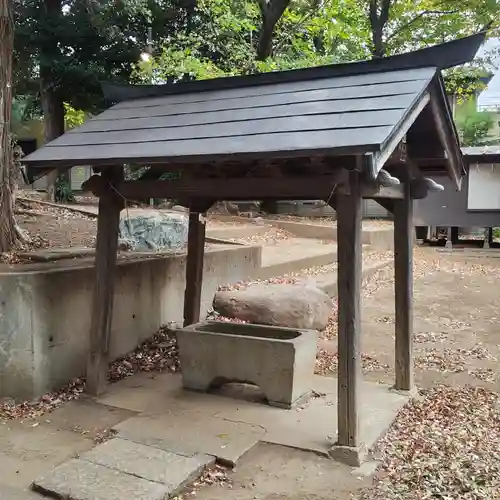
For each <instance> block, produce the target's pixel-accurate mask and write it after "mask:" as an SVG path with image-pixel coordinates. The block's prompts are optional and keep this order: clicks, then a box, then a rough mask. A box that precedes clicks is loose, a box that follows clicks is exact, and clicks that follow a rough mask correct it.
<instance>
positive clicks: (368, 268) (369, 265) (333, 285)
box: [307, 260, 393, 298]
mask: <svg viewBox="0 0 500 500" xmlns="http://www.w3.org/2000/svg"><path fill="white" fill-rule="evenodd" d="M392 262H393V261H392V260H381V261H375V262H364V263H363V280H365V279H367V278H369V277H371V276H373V275H374V274H375V273H376V272H377V271H378V270H380V269H384V268H385V267H388V266H390V265H391V264H392ZM307 279H310V280H312V281H313V282H315V283H316V285H317V287H318V288H321V289H322V290H323V291H324V292H325V293H326V294H327V295H329V296H330V297H332V298H334V297H336V296H337V272H336V271H333V272H329V273H325V274H319V275H317V276H314V277H313V278H311V277H309V276H307Z"/></svg>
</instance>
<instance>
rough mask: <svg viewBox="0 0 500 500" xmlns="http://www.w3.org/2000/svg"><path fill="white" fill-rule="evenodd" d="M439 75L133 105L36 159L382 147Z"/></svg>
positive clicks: (379, 76) (420, 73)
mask: <svg viewBox="0 0 500 500" xmlns="http://www.w3.org/2000/svg"><path fill="white" fill-rule="evenodd" d="M435 74H436V69H434V68H424V69H416V70H404V71H391V72H386V73H374V74H368V75H366V76H363V75H361V76H356V77H341V78H331V79H329V78H325V79H321V80H312V81H304V82H292V83H280V84H275V85H263V86H259V87H243V88H239V89H229V90H222V91H206V92H203V93H201V94H194V93H189V94H186V95H183V94H173V95H167V96H163V97H156V98H146V99H138V100H134V101H124V102H121V103H119V104H117V105H115V106H113V107H111V108H110V109H108V110H107V111H104V113H102V114H100V115H99V116H97V117H95V118H93V119H92V120H90V121H88V122H87V123H85V124H84V125H83V126H81V127H79V128H77V129H75V130H72V131H70V132H68V133H66V134H64V135H63V136H62V137H59V138H58V139H56V140H54V141H52V142H51V143H50V144H48V145H47V146H46V147H44V148H42V149H40V150H38V151H36V152H35V153H33V154H31V155H30V156H29V158H28V160H29V162H30V163H39V164H42V163H44V164H46V163H48V162H54V163H63V164H66V163H68V162H69V163H70V164H71V165H77V164H80V165H82V164H95V163H106V162H108V163H109V161H111V162H113V161H114V162H115V163H116V159H117V158H121V159H124V160H126V159H128V158H138V159H139V158H140V159H142V160H144V161H151V162H154V161H165V160H175V159H179V158H181V157H190V158H200V159H210V158H211V157H213V156H218V157H220V156H229V155H231V156H233V155H240V154H254V155H257V156H260V155H269V154H272V155H273V156H274V155H276V156H278V155H279V153H280V152H282V151H287V152H292V151H293V152H296V153H298V154H307V153H308V152H322V153H334V152H335V150H341V151H342V152H343V153H365V152H370V151H380V150H381V148H382V145H383V144H384V143H385V142H386V141H388V140H389V139H390V138H391V136H392V135H393V134H394V132H395V131H397V130H398V129H399V127H400V126H401V124H402V123H403V122H404V119H405V117H406V116H407V115H408V113H409V111H410V110H411V109H412V108H414V107H415V106H416V105H418V103H419V101H420V100H421V99H422V98H423V97H424V95H425V92H426V90H427V87H428V86H429V83H430V82H431V80H432V78H433V77H434V75H435ZM409 125H411V124H408V126H409Z"/></svg>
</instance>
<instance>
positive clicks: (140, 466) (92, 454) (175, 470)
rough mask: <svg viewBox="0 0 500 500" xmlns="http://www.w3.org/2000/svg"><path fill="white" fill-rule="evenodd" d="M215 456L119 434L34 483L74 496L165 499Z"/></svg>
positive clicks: (43, 490) (72, 499)
mask: <svg viewBox="0 0 500 500" xmlns="http://www.w3.org/2000/svg"><path fill="white" fill-rule="evenodd" d="M214 461H215V460H214V458H213V457H210V456H208V455H198V454H193V455H190V456H186V455H180V454H176V453H172V452H169V451H165V450H161V449H159V448H155V447H151V446H145V445H142V444H138V443H134V442H133V441H128V440H124V439H117V438H115V439H111V440H110V441H108V442H106V443H103V444H100V445H99V446H97V447H96V448H94V449H93V450H91V451H89V452H87V453H84V454H83V455H81V456H80V457H79V458H77V459H71V460H68V461H66V462H64V463H62V464H61V465H59V466H58V467H56V468H55V469H54V470H53V471H51V472H50V473H49V474H47V475H46V476H42V477H40V478H38V479H36V480H35V482H34V484H33V488H34V490H35V491H38V492H40V493H42V494H48V495H51V496H53V495H55V496H56V498H68V499H69V500H115V499H116V500H129V499H130V500H135V499H138V498H140V499H142V500H163V499H165V498H168V497H170V496H173V495H175V494H177V493H178V492H179V491H180V490H182V488H183V487H184V486H186V485H187V484H188V483H190V482H191V481H192V480H193V479H196V478H197V477H198V476H199V475H200V474H201V473H202V472H203V470H204V469H205V468H206V467H208V466H209V465H211V464H213V463H214Z"/></svg>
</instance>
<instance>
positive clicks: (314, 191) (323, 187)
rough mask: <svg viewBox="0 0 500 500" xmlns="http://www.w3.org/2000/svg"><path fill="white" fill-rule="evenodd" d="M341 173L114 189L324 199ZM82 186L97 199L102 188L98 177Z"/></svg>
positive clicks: (127, 193)
mask: <svg viewBox="0 0 500 500" xmlns="http://www.w3.org/2000/svg"><path fill="white" fill-rule="evenodd" d="M341 173H342V171H338V172H335V173H332V174H331V175H321V176H303V177H298V176H297V177H280V178H272V177H271V178H269V177H266V178H264V177H241V178H229V179H213V178H191V179H176V180H167V181H160V180H156V181H127V182H122V183H121V184H120V185H119V186H117V189H118V191H119V192H120V193H121V194H122V195H123V197H124V198H126V199H128V200H134V199H142V200H143V199H147V198H173V199H177V198H182V199H197V198H206V197H207V195H209V196H210V197H211V198H212V199H213V200H226V201H230V200H245V199H258V200H264V199H285V200H286V199H313V200H315V199H316V200H318V199H327V198H328V196H329V195H330V194H331V192H332V189H333V187H334V186H335V185H336V184H337V183H338V182H339V181H340V179H341ZM85 185H86V187H87V188H88V189H90V190H91V191H92V192H93V193H94V194H95V195H96V196H99V195H100V194H99V193H100V192H101V191H102V189H103V182H102V180H101V179H100V178H99V176H95V177H91V178H90V179H89V180H88V181H86V182H85Z"/></svg>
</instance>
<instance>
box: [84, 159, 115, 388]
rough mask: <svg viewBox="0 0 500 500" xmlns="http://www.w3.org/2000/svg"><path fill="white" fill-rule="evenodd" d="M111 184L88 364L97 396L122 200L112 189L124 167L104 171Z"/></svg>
mask: <svg viewBox="0 0 500 500" xmlns="http://www.w3.org/2000/svg"><path fill="white" fill-rule="evenodd" d="M102 176H103V180H104V181H105V182H107V183H108V187H107V189H106V191H105V192H103V194H102V196H101V198H100V199H99V216H98V219H97V243H96V257H95V284H94V295H93V299H92V316H91V325H90V352H89V358H88V363H87V392H88V393H89V394H91V395H92V396H97V395H99V394H102V392H104V390H105V387H106V384H107V378H108V350H109V336H110V332H111V318H112V315H113V296H114V280H115V270H116V269H115V268H116V252H117V247H118V225H119V221H120V211H121V209H122V207H123V203H122V199H121V198H119V197H118V195H117V194H116V193H115V192H114V191H113V189H112V187H110V186H113V185H114V184H116V183H118V182H120V181H121V180H122V179H123V167H121V166H120V167H112V168H107V169H105V170H104V171H103V173H102Z"/></svg>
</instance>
